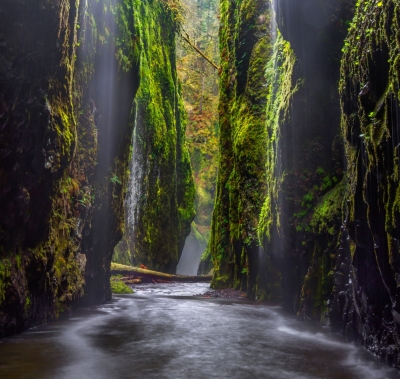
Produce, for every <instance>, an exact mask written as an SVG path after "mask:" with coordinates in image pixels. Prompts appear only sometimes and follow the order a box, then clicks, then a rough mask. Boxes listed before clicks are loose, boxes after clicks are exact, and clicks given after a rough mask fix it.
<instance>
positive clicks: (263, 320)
mask: <svg viewBox="0 0 400 379" xmlns="http://www.w3.org/2000/svg"><path fill="white" fill-rule="evenodd" d="M207 290H208V285H207V284H163V285H146V286H140V287H138V288H137V292H136V293H135V294H134V295H125V296H116V297H115V299H114V300H113V301H112V303H110V304H107V305H104V306H102V307H96V308H90V309H82V310H79V311H78V312H77V315H76V317H74V318H72V319H70V320H68V321H59V322H54V323H52V324H49V325H47V326H42V327H39V328H35V329H33V330H30V331H28V332H26V333H24V334H23V335H20V336H17V337H14V338H10V339H6V340H3V341H2V342H0V378H1V379H9V378H35V379H47V378H57V379H58V378H60V379H61V378H68V379H76V378H80V379H83V378H90V379H94V378H96V379H97V378H98V379H106V378H107V379H112V378H138V379H139V378H144V379H163V378H165V379H180V378H182V379H192V378H193V379H197V378H199V379H200V378H201V379H208V378H216V379H217V378H218V379H222V378H226V379H253V378H254V379H263V378H271V379H281V378H282V379H283V378H290V379H305V378H307V379H308V378H315V379H316V378H329V379H339V378H340V379H352V378H360V379H361V378H362V379H365V378H370V379H380V378H389V379H390V378H400V375H399V374H398V373H397V372H396V371H394V370H393V369H391V368H387V367H385V366H382V365H380V364H379V363H378V361H377V359H376V358H375V357H373V356H372V355H371V354H370V353H368V352H366V351H365V350H364V349H362V348H361V347H359V346H355V345H353V344H347V343H345V342H343V341H342V339H341V337H340V336H337V335H333V334H330V333H329V329H328V328H327V329H324V328H321V327H319V326H316V325H310V324H308V323H304V322H298V321H296V320H295V319H294V317H290V316H287V315H285V314H284V313H283V312H282V311H281V309H280V308H279V307H273V306H267V305H263V304H257V303H250V302H246V301H243V300H237V301H231V300H223V299H208V298H196V297H193V295H194V294H198V293H204V292H205V291H207Z"/></svg>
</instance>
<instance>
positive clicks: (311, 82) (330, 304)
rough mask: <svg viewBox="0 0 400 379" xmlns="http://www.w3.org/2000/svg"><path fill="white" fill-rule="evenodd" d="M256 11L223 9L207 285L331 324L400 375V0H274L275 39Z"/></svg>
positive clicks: (238, 5) (265, 14)
mask: <svg viewBox="0 0 400 379" xmlns="http://www.w3.org/2000/svg"><path fill="white" fill-rule="evenodd" d="M262 4H263V5H262ZM262 4H261V3H260V2H258V1H256V0H253V1H245V2H237V1H221V12H222V13H221V16H222V17H221V22H222V33H221V60H222V62H229V63H226V65H225V64H224V63H222V74H221V98H220V120H221V138H220V149H221V151H220V164H219V177H218V188H217V199H216V203H215V211H214V215H213V225H212V235H211V240H210V241H211V242H210V245H209V248H210V249H211V251H212V253H213V263H214V279H213V283H212V284H213V286H215V287H219V286H233V287H236V288H240V289H244V290H247V293H248V295H250V296H252V297H253V298H256V299H257V298H267V299H275V300H276V299H280V301H281V302H282V304H283V306H284V307H285V308H286V309H289V310H292V311H295V312H297V314H298V316H299V317H300V318H302V319H304V318H316V319H321V320H322V321H324V322H328V320H329V321H330V323H331V325H332V326H333V327H334V328H335V330H338V331H341V332H342V334H343V335H345V336H346V338H347V339H349V340H358V341H359V342H361V343H363V344H364V345H365V346H366V347H367V348H368V349H370V350H371V351H373V352H374V353H375V354H377V355H379V356H380V357H381V358H382V360H383V361H385V362H387V363H388V364H390V365H392V364H393V365H394V366H396V367H398V366H399V358H398V357H399V344H398V342H397V341H398V324H399V323H400V316H399V314H400V309H398V299H397V296H398V293H397V292H398V289H397V288H398V283H399V275H400V274H399V258H398V255H399V242H398V239H399V235H398V234H399V231H398V222H399V206H398V198H399V196H398V193H399V178H398V176H399V162H398V145H399V141H398V138H399V135H398V134H399V133H398V128H399V118H398V114H399V105H398V96H399V56H400V55H399V48H400V43H399V39H398V30H399V19H400V8H399V4H398V2H397V1H387V2H385V1H373V0H364V1H362V0H359V1H357V2H356V1H348V0H342V1H340V0H326V1H317V0H315V1H314V0H308V1H303V2H299V1H294V0H277V1H274V2H273V5H272V6H273V8H274V10H275V15H276V27H277V30H276V31H275V26H274V23H273V22H272V23H270V16H269V15H270V13H269V12H270V10H269V9H266V8H264V9H262V7H263V6H264V7H265V4H264V3H262ZM257 12H258V13H257ZM244 24H246V27H245V28H244V27H243V25H244ZM260 24H263V25H266V26H265V28H264V34H263V33H262V32H260ZM243 29H244V30H246V31H247V34H246V33H245V34H243V33H242V30H243ZM249 30H251V32H249ZM252 33H254V34H252ZM346 36H347V37H346ZM263 38H265V40H266V41H268V44H267V45H266V46H267V49H266V50H265V54H262V55H259V56H258V57H257V62H258V65H257V66H254V61H253V64H252V58H253V57H255V53H256V51H257V49H256V47H257V43H259V42H260V41H261V40H262V39H263ZM241 49H242V50H241ZM246 49H248V50H247V51H246ZM238 52H239V53H238ZM256 67H257V68H256ZM257 75H259V79H258V80H257V83H262V84H263V86H262V90H261V92H258V95H259V96H260V97H259V98H257V97H255V96H254V95H253V96H248V97H247V101H248V102H247V104H248V105H249V106H247V107H245V106H243V103H242V102H241V101H240V100H242V99H243V97H240V96H241V94H242V92H241V91H243V88H246V83H249V82H250V81H251V80H253V79H254V78H255V77H257ZM251 88H257V87H254V85H253V86H252V87H251ZM244 93H246V90H245V91H244ZM259 107H261V110H260V108H259ZM244 110H246V112H245V113H241V112H243V111H244ZM238 114H240V115H241V117H240V122H238V123H235V118H236V117H237V115H238ZM251 117H255V118H257V121H259V122H260V123H261V124H264V128H263V127H261V126H258V124H257V123H252V124H251V128H249V125H248V122H247V121H248V120H249V119H251ZM224 126H225V127H224ZM250 130H251V132H250ZM243 136H244V138H241V137H243ZM243 141H245V146H248V149H249V150H248V151H246V148H243ZM260 141H261V143H259V142H260ZM238 143H242V145H241V148H240V150H239V154H238V153H237V150H236V148H237V146H239V145H238ZM242 152H243V153H244V152H246V154H245V155H243V156H242V155H241V153H242ZM243 163H244V164H243ZM255 170H259V173H258V174H257V175H254V173H255V172H256V171H255ZM246 200H247V201H246ZM257 232H258V235H257Z"/></svg>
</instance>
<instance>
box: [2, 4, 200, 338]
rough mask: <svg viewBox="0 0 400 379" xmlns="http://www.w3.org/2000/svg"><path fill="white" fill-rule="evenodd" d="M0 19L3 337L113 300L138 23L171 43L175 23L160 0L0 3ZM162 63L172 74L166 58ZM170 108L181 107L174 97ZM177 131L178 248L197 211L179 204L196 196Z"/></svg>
mask: <svg viewBox="0 0 400 379" xmlns="http://www.w3.org/2000/svg"><path fill="white" fill-rule="evenodd" d="M155 8H156V9H157V10H158V11H157V12H156V13H155V12H154V9H155ZM0 15H1V20H2V22H1V24H0V124H1V126H0V158H1V159H0V214H1V217H0V336H5V335H10V334H13V333H16V332H19V331H22V330H24V329H26V328H28V327H30V326H32V325H35V324H38V323H42V322H46V321H47V320H51V319H54V318H55V317H58V315H59V314H61V313H63V312H66V311H68V309H70V308H71V307H72V306H74V305H76V304H93V303H99V302H103V301H107V300H109V299H110V298H111V291H110V283H109V276H110V262H111V258H112V255H113V249H114V247H115V245H116V244H117V242H118V241H119V240H120V239H121V237H122V234H123V230H124V198H125V192H126V190H127V188H128V182H129V180H130V173H129V163H130V161H131V156H132V150H131V146H132V132H133V129H134V125H135V120H136V118H138V117H139V116H137V115H138V114H139V113H141V117H143V113H146V112H143V110H141V109H142V108H141V105H140V104H142V103H143V101H144V100H143V99H144V97H145V96H144V95H143V94H144V93H145V92H146V90H145V89H142V90H141V91H140V93H141V98H140V99H141V100H136V103H135V99H137V94H138V90H139V83H140V80H149V76H150V75H155V74H154V71H151V72H150V73H147V72H145V71H144V69H143V67H144V66H145V64H146V63H145V62H146V54H149V51H150V50H151V46H150V43H151V41H149V35H148V32H147V29H146V28H147V26H148V25H150V24H151V23H155V24H157V23H159V22H161V21H162V24H160V25H163V27H164V29H163V33H161V34H162V35H160V37H159V40H158V42H159V43H160V44H163V43H165V44H167V43H173V39H174V30H175V28H176V22H175V19H174V17H175V16H174V11H173V10H172V9H171V8H170V7H169V5H168V2H164V1H156V0H154V1H150V0H149V1H145V2H143V1H136V0H105V1H102V2H99V1H86V0H85V1H79V0H76V1H73V0H71V1H69V0H44V1H39V0H35V1H22V0H17V1H8V0H3V1H1V2H0ZM165 33H166V34H165ZM160 60H161V58H160ZM162 60H163V61H164V62H166V63H165V64H166V65H168V67H169V70H170V72H171V76H172V77H174V75H175V76H176V74H174V70H175V61H174V57H173V54H170V55H168V56H165V57H163V58H162ZM140 62H142V65H141V64H140ZM140 67H142V68H140ZM168 85H169V84H168ZM177 87H178V84H177V82H173V83H171V85H169V87H168V89H171V91H170V92H171V93H168V94H167V95H168V96H170V97H171V98H173V97H174V91H175V92H176V93H178V90H177ZM167 95H166V96H167ZM138 103H140V104H139V105H138ZM172 107H175V108H174V110H173V111H171V112H175V113H179V112H178V110H177V109H179V105H178V101H176V102H175V104H173V105H172ZM146 116H147V115H146ZM180 125H181V124H180ZM183 132H184V124H182V126H180V129H179V130H178V131H176V132H175V135H177V137H176V139H177V140H178V141H179V142H178V143H176V145H173V146H169V149H170V154H171V155H172V156H174V157H175V156H177V157H178V158H176V159H175V160H172V159H171V160H170V161H168V162H167V163H166V165H168V164H171V165H172V166H173V170H175V169H176V170H180V171H184V175H182V176H181V177H182V178H183V179H180V181H176V182H175V187H174V188H172V189H171V188H170V187H168V191H170V192H171V193H173V194H176V193H177V195H175V196H176V197H177V198H178V200H177V201H176V202H175V203H172V204H171V208H173V209H174V212H175V213H176V214H177V217H176V218H177V219H178V218H179V216H178V214H179V215H180V213H183V214H184V215H183V216H180V217H181V219H182V220H186V219H187V223H188V225H186V224H185V222H184V221H182V222H181V225H182V226H181V229H179V230H178V232H176V234H177V235H178V236H179V237H176V238H175V239H174V243H175V244H176V246H175V250H176V251H177V250H178V241H180V239H179V238H181V239H182V238H183V237H182V236H183V235H184V234H185V233H188V231H187V230H186V229H189V228H190V221H191V219H190V217H192V216H193V215H192V214H191V213H190V211H189V213H190V214H189V215H187V214H186V213H185V212H184V211H185V209H186V208H188V209H190V206H192V204H190V201H192V197H190V195H189V197H185V196H186V192H185V191H186V187H185V185H184V184H182V182H184V183H186V182H188V183H189V184H190V183H191V182H190V180H191V171H190V165H189V164H188V161H187V158H186V156H185V151H184V141H183V137H182V133H183ZM143 138H144V140H145V143H148V144H149V145H151V143H150V141H151V138H150V137H149V141H146V136H144V137H143ZM151 147H152V146H151ZM148 153H149V154H151V153H152V149H151V148H150V150H149V152H148ZM181 157H183V158H181ZM156 159H157V158H155V160H156ZM182 204H185V205H182ZM185 207H186V208H185ZM181 208H182V209H183V210H182V211H181ZM185 217H186V218H185ZM189 219H190V220H189ZM185 228H186V229H185ZM177 229H178V228H177ZM175 255H177V254H174V259H176V257H175Z"/></svg>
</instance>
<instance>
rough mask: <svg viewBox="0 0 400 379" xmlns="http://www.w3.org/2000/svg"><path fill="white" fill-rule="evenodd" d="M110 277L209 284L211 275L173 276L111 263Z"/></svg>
mask: <svg viewBox="0 0 400 379" xmlns="http://www.w3.org/2000/svg"><path fill="white" fill-rule="evenodd" d="M111 275H124V276H129V277H132V278H135V279H141V280H142V283H153V281H156V282H157V283H164V282H183V283H198V282H211V275H199V276H191V275H173V274H166V273H164V272H158V271H152V270H147V269H144V268H138V267H133V266H126V265H121V264H119V263H111Z"/></svg>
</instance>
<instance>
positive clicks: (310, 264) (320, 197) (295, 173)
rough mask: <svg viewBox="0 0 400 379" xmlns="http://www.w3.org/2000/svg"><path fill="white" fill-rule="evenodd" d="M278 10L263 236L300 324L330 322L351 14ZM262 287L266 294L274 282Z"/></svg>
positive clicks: (335, 8)
mask: <svg viewBox="0 0 400 379" xmlns="http://www.w3.org/2000/svg"><path fill="white" fill-rule="evenodd" d="M275 11H276V20H277V26H278V34H277V38H276V42H275V46H274V52H273V56H272V59H271V61H270V62H269V63H268V66H267V71H266V75H267V83H268V86H269V96H268V103H267V122H266V126H267V130H268V137H269V138H268V142H267V157H268V158H267V165H266V167H267V183H268V191H267V196H266V199H265V202H264V205H263V209H262V212H261V217H260V228H259V235H260V240H261V241H262V243H263V246H264V249H265V253H266V254H267V257H268V259H269V260H270V263H271V264H272V266H273V267H277V268H279V271H280V272H281V276H282V281H281V285H280V287H281V294H280V296H281V300H282V303H283V306H284V307H285V308H286V309H289V310H291V311H295V312H298V313H299V315H300V316H301V317H311V318H319V317H320V316H321V315H323V316H324V317H326V313H327V301H328V299H329V296H330V293H331V290H332V286H333V278H332V273H331V272H332V270H333V267H334V262H335V257H336V252H337V246H338V234H339V232H340V226H341V223H342V196H343V193H344V188H343V183H342V178H343V174H344V170H343V167H342V165H343V163H342V162H343V159H342V151H343V148H342V140H341V135H340V107H339V96H338V90H337V83H338V80H339V65H340V56H341V48H342V46H343V39H344V37H345V35H346V29H347V25H348V23H349V22H350V18H351V16H352V7H351V2H349V1H337V2H329V1H311V2H306V3H301V2H295V1H290V0H282V1H277V2H275ZM317 220H318V221H317ZM263 280H265V283H266V288H267V289H268V290H267V295H268V293H269V291H271V289H272V288H276V283H275V284H274V283H271V280H270V279H269V278H268V276H267V277H265V278H263ZM271 284H273V285H272V286H271Z"/></svg>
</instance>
